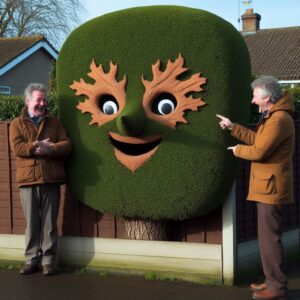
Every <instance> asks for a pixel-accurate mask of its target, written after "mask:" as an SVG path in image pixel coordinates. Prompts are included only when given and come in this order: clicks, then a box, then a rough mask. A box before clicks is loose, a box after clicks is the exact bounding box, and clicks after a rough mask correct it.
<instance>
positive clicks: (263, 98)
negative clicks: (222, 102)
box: [217, 76, 295, 299]
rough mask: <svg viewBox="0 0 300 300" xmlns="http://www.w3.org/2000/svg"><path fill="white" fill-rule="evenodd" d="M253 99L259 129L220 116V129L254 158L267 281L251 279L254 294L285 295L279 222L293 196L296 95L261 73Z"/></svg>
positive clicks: (252, 195) (253, 191)
mask: <svg viewBox="0 0 300 300" xmlns="http://www.w3.org/2000/svg"><path fill="white" fill-rule="evenodd" d="M252 89H253V99H252V103H253V104H255V105H258V107H259V112H260V113H261V118H260V121H259V123H258V125H257V127H256V129H255V131H252V130H249V129H247V128H245V127H242V126H241V125H239V124H234V123H232V122H231V121H230V120H229V119H228V118H225V117H223V116H221V115H217V117H218V118H220V120H221V121H220V123H219V124H220V126H221V128H222V129H229V130H231V135H232V136H234V137H235V138H237V139H239V140H240V141H242V142H244V143H245V144H246V145H236V146H234V147H229V148H228V149H229V150H232V151H233V154H234V155H235V156H236V157H240V158H242V159H247V160H250V161H251V174H250V184H249V194H248V197H247V200H250V201H255V202H256V205H257V215H258V227H257V228H258V241H259V248H260V255H261V260H262V266H263V271H264V275H265V281H264V282H263V283H262V284H251V285H250V287H251V290H252V291H253V295H252V297H253V299H286V297H287V277H286V273H285V270H284V263H283V245H282V241H281V222H282V211H283V206H284V205H286V204H290V203H292V202H293V201H294V200H293V165H292V156H293V150H294V139H295V130H294V122H293V119H292V116H291V115H292V113H293V112H294V110H295V109H294V104H293V99H292V98H291V97H290V96H289V95H288V94H285V95H282V93H281V90H280V86H279V83H278V81H277V80H276V79H275V78H274V77H272V76H261V77H260V78H258V79H256V80H255V81H254V82H253V83H252Z"/></svg>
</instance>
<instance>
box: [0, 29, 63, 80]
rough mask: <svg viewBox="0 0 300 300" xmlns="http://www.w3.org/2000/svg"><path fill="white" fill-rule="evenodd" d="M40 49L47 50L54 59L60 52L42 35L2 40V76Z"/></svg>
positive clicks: (0, 67)
mask: <svg viewBox="0 0 300 300" xmlns="http://www.w3.org/2000/svg"><path fill="white" fill-rule="evenodd" d="M40 48H43V49H44V50H46V51H47V52H48V53H49V55H50V56H51V57H52V58H53V59H57V56H58V52H57V51H56V50H55V49H54V48H53V47H52V46H51V44H50V43H49V42H48V41H47V39H46V38H44V36H42V35H36V36H26V37H24V36H23V37H12V38H0V75H3V74H4V73H6V72H7V71H9V70H10V69H11V68H13V67H14V66H15V65H17V64H18V63H20V62H21V61H22V60H24V59H26V58H27V57H28V56H30V55H31V54H32V53H34V52H35V51H37V50H38V49H40Z"/></svg>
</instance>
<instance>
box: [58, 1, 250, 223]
mask: <svg viewBox="0 0 300 300" xmlns="http://www.w3.org/2000/svg"><path fill="white" fill-rule="evenodd" d="M180 54H181V55H182V58H183V59H184V67H186V68H187V69H188V71H186V72H179V71H178V74H177V75H178V76H177V77H178V78H177V79H178V80H180V81H185V80H188V79H189V78H190V77H191V76H192V75H193V74H197V73H201V75H200V76H199V75H194V77H193V78H194V79H195V82H194V83H193V84H192V83H191V86H193V87H191V90H190V91H189V92H188V95H186V96H189V95H190V94H191V95H192V96H193V97H194V98H195V99H194V100H192V101H191V100H189V101H191V102H192V104H191V103H190V104H189V105H187V107H188V108H189V109H192V108H193V109H195V110H196V111H185V115H184V118H185V119H186V120H187V123H186V124H185V123H184V119H183V118H181V117H180V113H178V109H179V106H180V105H179V102H180V101H182V99H178V96H177V98H176V97H174V95H173V96H172V95H170V94H172V91H171V90H168V89H165V90H162V91H160V93H158V92H157V91H156V92H155V93H153V94H151V93H149V95H148V99H151V101H148V102H147V105H148V108H149V109H150V113H149V112H148V113H147V112H146V111H145V109H143V103H144V102H143V95H144V92H145V85H146V83H144V84H143V80H142V76H143V78H144V79H145V80H147V81H148V82H150V83H151V81H152V80H153V73H152V65H153V64H155V63H156V62H157V61H158V60H160V62H161V64H159V63H158V64H157V65H156V68H157V70H156V72H157V74H158V73H159V71H161V72H164V71H165V70H166V68H167V62H168V60H171V63H170V64H169V68H167V69H168V70H169V71H170V69H171V68H172V67H174V66H175V64H176V63H178V64H179V65H180V63H179V61H180V59H181V56H180ZM93 61H94V63H92V62H93ZM110 61H112V62H113V64H115V65H116V66H117V68H118V71H117V81H118V82H117V81H116V82H115V86H119V87H118V88H119V89H120V90H122V87H121V86H122V84H123V85H125V91H126V96H124V95H125V94H124V95H123V96H122V95H121V96H120V95H119V96H115V98H117V99H113V98H112V97H111V94H113V93H114V92H113V91H114V89H115V88H116V87H111V86H110V87H106V89H104V91H101V92H99V91H100V90H101V88H100V86H101V85H103V84H104V85H105V84H106V83H105V81H107V80H108V81H109V80H111V78H110V79H109V76H110V75H112V77H113V74H112V70H114V68H116V67H115V66H114V65H110ZM91 64H92V67H91V69H93V71H92V72H91V71H90V65H91ZM100 64H101V65H103V69H104V71H103V72H102V70H101V67H100ZM179 67H180V66H179ZM179 67H178V68H177V69H176V68H175V69H176V70H179ZM89 72H91V74H90V76H89V75H88V73H89ZM174 72H175V71H174ZM174 72H173V73H172V72H170V74H171V75H172V74H173V76H174ZM104 73H106V75H105V74H104ZM95 74H98V75H95ZM99 74H100V75H101V76H102V79H101V78H98V79H97V80H96V81H95V80H94V79H93V78H96V76H100V75H99ZM57 75H58V77H57V78H58V93H59V99H60V104H59V105H60V116H61V119H62V121H63V123H64V125H65V126H66V128H67V130H68V133H69V135H70V137H71V139H72V141H73V145H74V150H73V153H72V156H71V158H70V161H69V164H68V185H69V187H70V189H71V191H72V193H73V194H74V195H75V196H76V197H77V198H78V199H80V200H81V201H82V202H84V203H85V204H87V205H89V206H91V207H93V208H95V209H97V210H99V211H101V212H106V213H111V214H114V215H117V216H124V217H139V218H152V219H186V218H190V217H193V216H197V215H203V214H207V213H208V212H209V211H211V210H212V209H214V208H216V207H217V206H218V205H219V204H220V203H221V202H222V201H223V200H224V199H225V198H226V196H227V194H228V192H229V190H230V188H231V185H232V182H233V179H234V175H235V164H234V159H233V157H232V154H231V153H230V152H229V151H228V150H226V148H227V146H229V145H232V141H231V139H230V138H229V137H228V135H225V134H224V132H222V130H220V128H219V126H218V122H217V119H216V117H215V115H216V113H221V114H224V115H226V116H230V117H231V118H232V119H233V120H236V121H239V122H243V121H245V122H246V121H247V119H248V113H249V106H250V101H249V97H250V90H249V87H250V64H249V55H248V51H247V48H246V45H245V43H244V41H243V39H242V37H241V36H240V34H239V33H238V32H237V31H236V30H235V29H234V27H233V26H232V25H231V24H229V23H228V22H226V21H224V20H223V19H221V18H219V17H217V16H215V15H213V14H211V13H208V12H206V11H202V10H197V9H191V8H185V7H177V6H152V7H140V8H132V9H127V10H123V11H117V12H114V13H110V14H107V15H104V16H101V17H98V18H96V19H93V20H91V21H89V22H87V23H85V24H83V25H82V26H80V27H79V28H77V29H76V30H75V31H74V32H72V33H71V35H70V36H69V38H68V39H67V41H66V42H65V44H64V45H63V47H62V50H61V52H60V54H59V59H58V65H57ZM124 75H126V79H125V80H124V81H122V80H123V79H124ZM171 75H170V76H171ZM175 77H176V76H174V78H175ZM201 77H204V78H206V84H205V83H204V82H205V80H204V79H201ZM80 78H82V79H83V81H81V83H78V82H80ZM190 80H191V79H190ZM144 82H146V81H144ZM158 82H159V80H157V83H158ZM86 83H89V84H90V85H88V84H86ZM178 83H179V86H180V82H178V81H177V82H176V84H178ZM195 85H197V88H196V87H195ZM70 86H71V87H70ZM200 87H201V88H202V89H203V90H202V91H200V90H201V88H200ZM153 88H154V87H153ZM123 90H124V89H123ZM196 91H200V92H196ZM76 92H77V95H76ZM162 92H164V93H165V94H163V95H162ZM79 94H80V95H79ZM121 94H122V93H121ZM158 94H160V96H162V97H161V98H159V99H157V97H159V95H158ZM118 97H120V98H122V97H123V98H124V99H125V100H124V99H123V100H124V101H123V102H122V101H120V100H119V99H118ZM172 97H173V98H172ZM199 97H201V99H202V100H203V101H204V102H205V103H206V105H205V106H202V105H203V104H204V103H203V102H201V100H196V99H199ZM89 98H90V99H92V98H93V99H94V102H93V101H92V100H89ZM167 98H168V99H169V100H167V102H164V103H165V104H166V106H165V107H164V109H165V110H164V111H165V112H166V113H167V116H162V115H159V110H158V108H157V104H158V102H159V100H163V99H167ZM183 98H184V97H183ZM109 101H112V102H116V103H115V104H112V102H109ZM170 101H172V103H174V106H175V110H174V111H173V112H170V111H168V109H171V108H172V104H170ZM186 101H187V100H186ZM193 101H194V102H193ZM105 102H106V104H108V106H106V108H105V107H104V108H103V105H104V103H105ZM168 103H169V104H168ZM78 104H79V106H78V107H77V105H78ZM88 104H91V105H90V106H89V105H88ZM147 105H146V106H147ZM176 105H177V106H176ZM92 106H93V110H94V115H93V118H92V114H91V113H88V109H89V107H90V108H91V107H92ZM114 109H115V111H114ZM181 109H182V110H183V108H181ZM80 110H81V111H80ZM103 110H104V111H106V113H108V118H109V119H108V121H107V120H106V121H105V122H104V121H103V122H102V121H101V120H102V117H103V116H104V113H103ZM197 110H198V111H197ZM84 111H87V113H82V112H84ZM113 112H115V115H114V114H112V113H113ZM175 115H176V116H175ZM172 116H175V117H174V120H175V121H174V120H173V123H174V122H175V123H177V124H176V129H175V126H172V124H171V123H172V122H171V121H167V122H164V121H163V120H166V119H168V118H169V120H170V119H172ZM106 117H107V116H105V118H106ZM176 121H177V122H176ZM90 122H91V123H93V122H94V124H92V125H89V123H90ZM175 123H174V124H175ZM99 124H100V125H99ZM174 124H173V125H174ZM174 129H175V130H174ZM110 132H113V133H115V134H119V135H121V136H125V139H124V140H125V141H127V140H126V137H127V136H133V137H136V138H139V139H143V138H144V139H145V140H146V139H147V137H148V136H152V137H153V136H154V135H159V136H161V140H157V139H156V140H155V141H154V142H153V144H150V145H148V146H149V148H147V147H148V146H138V147H136V146H134V145H128V144H127V145H124V144H123V143H122V141H119V142H116V141H115V140H114V139H113V137H112V136H111V137H109V133H110ZM118 137H119V136H118ZM134 141H135V142H136V143H138V142H139V141H140V140H138V139H136V140H134ZM155 143H156V144H155ZM113 145H114V146H115V147H118V148H119V149H120V151H121V152H122V151H123V152H128V153H127V154H128V155H129V156H131V159H133V160H135V159H136V157H137V154H141V153H144V152H147V151H149V150H151V149H152V148H153V147H157V145H158V147H157V149H156V151H155V153H154V154H153V155H152V156H151V157H150V159H149V160H148V161H146V162H145V163H144V164H142V166H140V167H139V168H137V169H135V171H134V172H133V171H132V170H129V168H128V167H126V166H124V165H123V164H122V163H120V161H119V160H118V159H117V158H116V156H115V151H114V147H113ZM134 156H136V157H134Z"/></svg>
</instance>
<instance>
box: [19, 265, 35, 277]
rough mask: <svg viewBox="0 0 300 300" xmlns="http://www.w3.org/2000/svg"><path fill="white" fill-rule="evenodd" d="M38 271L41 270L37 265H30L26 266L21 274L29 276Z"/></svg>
mask: <svg viewBox="0 0 300 300" xmlns="http://www.w3.org/2000/svg"><path fill="white" fill-rule="evenodd" d="M38 270H39V266H38V265H37V264H29V265H25V266H24V267H23V268H22V269H21V270H20V274H21V275H29V274H32V273H35V272H37V271H38Z"/></svg>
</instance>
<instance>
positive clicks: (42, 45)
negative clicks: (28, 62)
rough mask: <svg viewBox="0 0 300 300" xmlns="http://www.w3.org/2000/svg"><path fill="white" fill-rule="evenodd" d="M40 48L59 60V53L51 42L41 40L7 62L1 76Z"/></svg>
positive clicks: (2, 68) (1, 70) (0, 69)
mask: <svg viewBox="0 0 300 300" xmlns="http://www.w3.org/2000/svg"><path fill="white" fill-rule="evenodd" d="M39 49H44V50H45V51H46V52H47V53H48V54H49V55H50V56H51V57H52V58H53V59H55V60H57V57H58V53H57V52H56V51H55V50H54V49H53V48H52V47H51V46H50V45H49V43H48V42H47V41H45V40H41V41H39V42H37V43H36V44H34V45H33V46H32V47H30V48H28V49H27V50H25V51H24V52H23V53H21V54H19V55H17V56H16V57H14V58H13V59H11V60H10V61H9V62H7V63H6V64H5V65H4V66H2V67H1V68H0V76H2V75H3V74H5V73H6V72H8V71H9V70H11V69H12V68H14V67H15V66H16V65H18V64H19V63H20V62H22V61H23V60H25V59H26V58H28V57H29V56H30V55H32V54H33V53H35V52H36V51H38V50H39Z"/></svg>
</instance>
